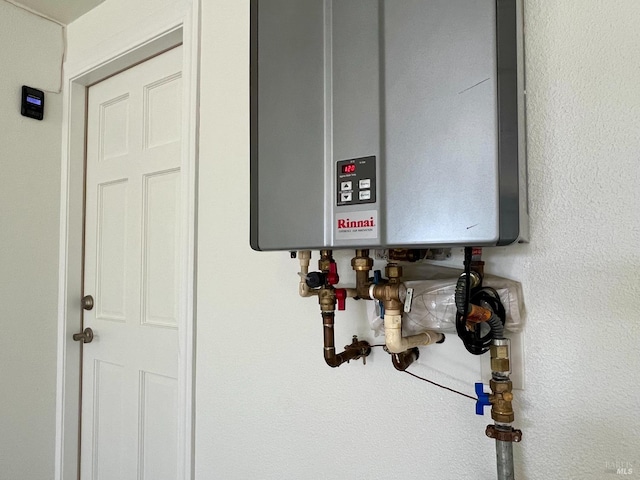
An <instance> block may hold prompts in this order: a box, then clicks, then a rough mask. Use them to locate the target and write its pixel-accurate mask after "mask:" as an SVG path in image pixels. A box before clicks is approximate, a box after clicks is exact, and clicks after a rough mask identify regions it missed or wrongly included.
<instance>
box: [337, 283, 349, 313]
mask: <svg viewBox="0 0 640 480" xmlns="http://www.w3.org/2000/svg"><path fill="white" fill-rule="evenodd" d="M336 300H337V301H338V310H345V309H346V300H347V291H346V290H345V289H344V288H336Z"/></svg>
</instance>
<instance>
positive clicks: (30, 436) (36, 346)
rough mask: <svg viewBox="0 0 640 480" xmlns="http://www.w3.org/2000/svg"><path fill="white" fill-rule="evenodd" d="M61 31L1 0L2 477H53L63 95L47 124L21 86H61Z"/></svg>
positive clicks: (50, 106)
mask: <svg viewBox="0 0 640 480" xmlns="http://www.w3.org/2000/svg"><path fill="white" fill-rule="evenodd" d="M61 60H62V28H61V27H60V26H59V25H56V24H55V23H52V22H49V21H47V20H43V19H41V18H38V17H36V16H35V15H33V14H31V13H27V12H25V11H23V10H20V9H18V8H16V7H14V6H12V5H9V4H8V3H6V2H4V1H0V328H1V330H0V410H1V411H0V479H2V480H15V479H20V480H42V479H47V478H51V477H52V472H53V453H54V450H53V442H54V433H55V388H56V333H57V326H56V316H57V307H56V302H57V284H58V283H57V280H58V272H57V266H58V260H57V259H58V232H59V230H58V219H59V216H58V210H59V209H58V205H59V202H60V198H59V192H60V138H61V136H60V131H61V130H60V128H61V122H62V114H61V95H56V94H51V93H46V94H45V95H46V97H45V118H44V120H43V121H37V120H33V119H29V118H26V117H23V116H21V115H20V96H21V88H22V85H29V86H32V87H35V88H38V89H46V90H56V91H57V90H58V88H59V86H60V62H61Z"/></svg>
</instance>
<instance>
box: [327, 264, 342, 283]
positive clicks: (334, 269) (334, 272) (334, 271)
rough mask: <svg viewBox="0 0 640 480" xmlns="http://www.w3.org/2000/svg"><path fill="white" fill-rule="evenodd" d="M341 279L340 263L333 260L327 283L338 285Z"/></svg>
mask: <svg viewBox="0 0 640 480" xmlns="http://www.w3.org/2000/svg"><path fill="white" fill-rule="evenodd" d="M339 281H340V277H339V276H338V265H337V264H336V263H335V262H331V263H330V264H329V273H328V274H327V283H328V284H329V285H337V284H338V282H339Z"/></svg>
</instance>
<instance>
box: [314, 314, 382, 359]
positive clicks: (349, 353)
mask: <svg viewBox="0 0 640 480" xmlns="http://www.w3.org/2000/svg"><path fill="white" fill-rule="evenodd" d="M334 323H335V313H334V312H323V313H322V324H323V328H324V360H325V362H327V365H329V366H330V367H332V368H336V367H339V366H340V365H342V364H343V363H345V362H348V361H350V360H357V359H359V358H361V357H366V356H367V355H369V354H370V353H371V346H370V345H369V343H367V342H365V341H358V339H357V338H356V337H354V339H353V343H351V345H347V346H346V347H345V350H344V352H342V353H338V354H336V346H335V335H334V329H333V326H334Z"/></svg>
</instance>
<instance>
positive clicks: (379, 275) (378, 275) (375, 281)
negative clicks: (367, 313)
mask: <svg viewBox="0 0 640 480" xmlns="http://www.w3.org/2000/svg"><path fill="white" fill-rule="evenodd" d="M381 281H382V272H381V271H380V270H374V272H373V284H374V285H378V284H379V283H380V282H381ZM378 306H379V307H380V318H384V304H383V303H382V300H380V301H379V302H378Z"/></svg>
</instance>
